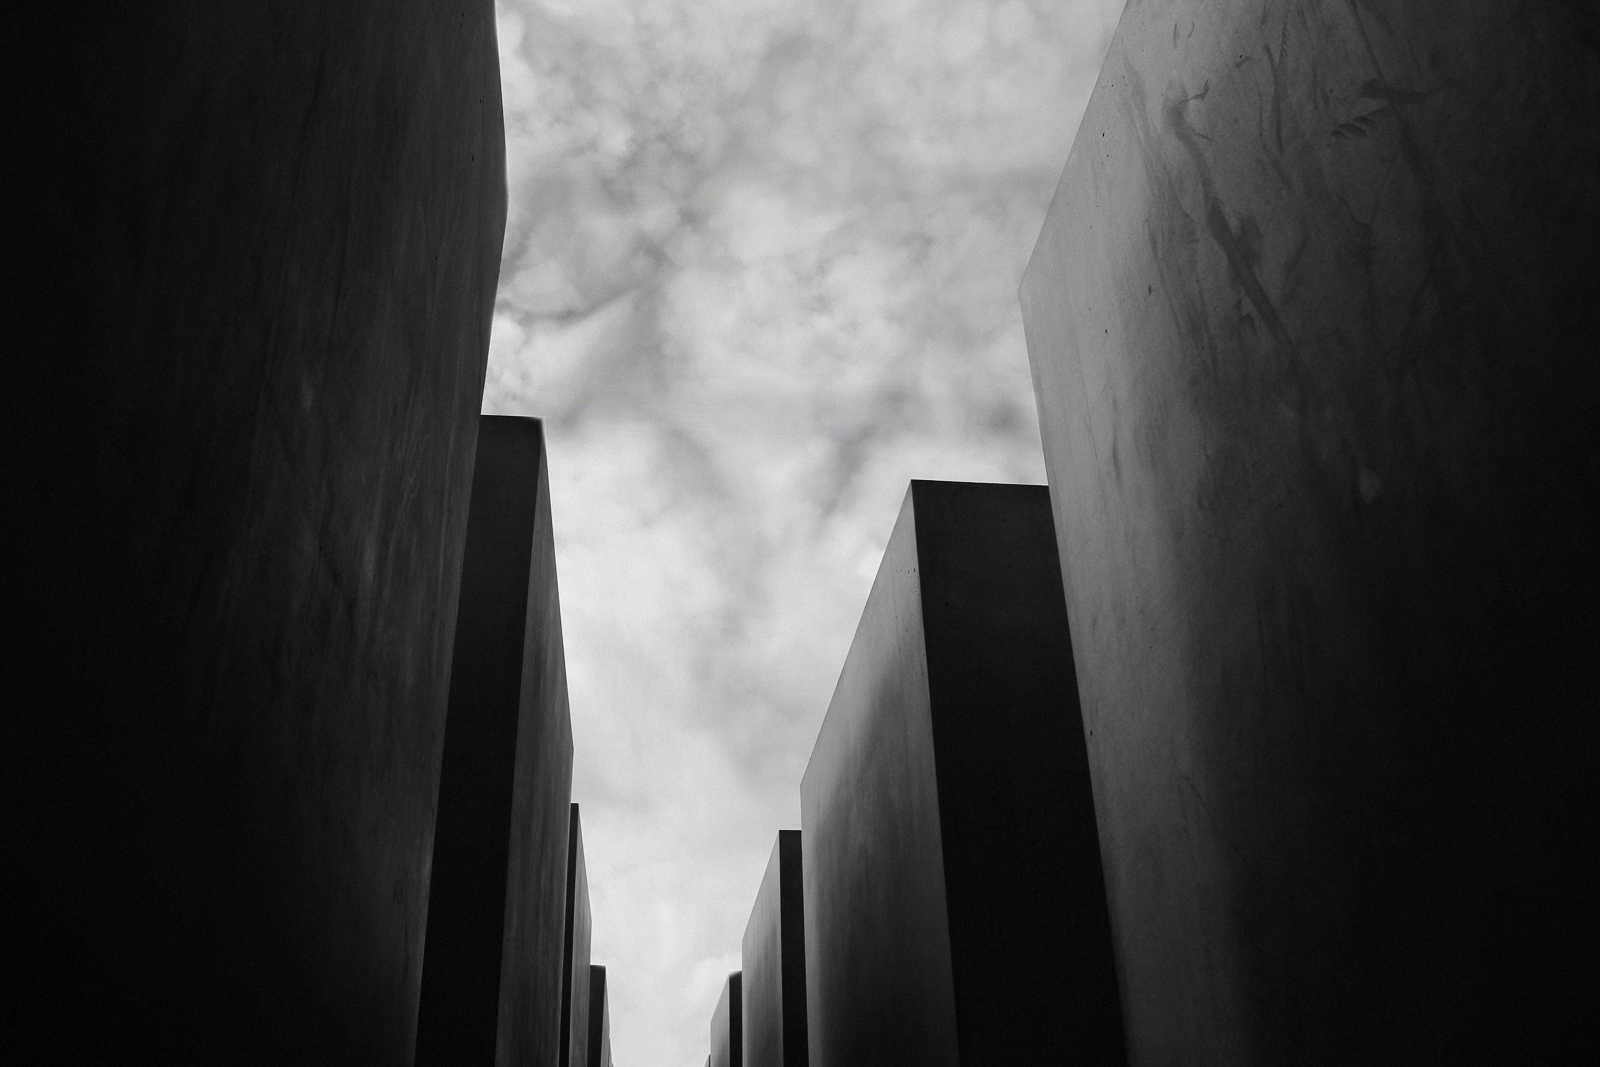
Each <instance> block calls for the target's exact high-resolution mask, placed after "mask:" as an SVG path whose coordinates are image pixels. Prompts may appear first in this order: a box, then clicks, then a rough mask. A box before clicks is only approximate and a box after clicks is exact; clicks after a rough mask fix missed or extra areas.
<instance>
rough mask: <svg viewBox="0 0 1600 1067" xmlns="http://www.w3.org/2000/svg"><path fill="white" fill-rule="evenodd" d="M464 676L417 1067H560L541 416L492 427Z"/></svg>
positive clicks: (552, 647) (554, 743)
mask: <svg viewBox="0 0 1600 1067" xmlns="http://www.w3.org/2000/svg"><path fill="white" fill-rule="evenodd" d="M453 667H454V669H453V673H452V675H451V679H450V704H449V716H448V719H447V722H446V728H445V744H444V759H443V767H442V770H441V774H440V783H439V807H438V815H437V819H436V824H435V831H434V839H433V874H432V880H431V888H430V894H429V901H428V920H427V945H426V952H425V955H424V957H423V972H422V1000H421V1008H420V1014H419V1019H418V1031H417V1057H416V1062H417V1064H418V1065H419V1067H424V1065H427V1064H436V1063H449V1064H459V1063H472V1062H476V1063H481V1064H489V1063H499V1064H553V1063H555V1062H557V1058H558V1056H559V1054H560V1042H561V989H562V976H563V974H564V963H565V960H564V956H563V952H564V944H565V942H564V937H565V933H564V931H565V911H566V900H567V892H566V889H567V886H566V874H567V837H568V832H569V825H568V824H569V820H570V810H569V806H570V802H571V783H572V724H571V718H570V715H569V713H568V708H567V687H566V667H565V658H564V654H563V649H562V642H561V605H560V597H559V592H558V588H557V582H556V565H555V542H554V536H553V532H552V528H551V516H550V480H549V468H548V463H547V459H546V453H545V447H544V434H543V431H542V427H541V425H540V423H539V420H537V419H525V418H516V417H511V416H497V415H485V416H482V418H481V422H480V429H479V433H478V450H477V461H476V464H475V466H474V470H473V478H472V502H471V509H470V512H469V515H468V519H467V542H466V558H465V562H464V564H463V568H462V578H461V596H460V600H459V606H458V608H457V611H456V635H455V657H454V664H453Z"/></svg>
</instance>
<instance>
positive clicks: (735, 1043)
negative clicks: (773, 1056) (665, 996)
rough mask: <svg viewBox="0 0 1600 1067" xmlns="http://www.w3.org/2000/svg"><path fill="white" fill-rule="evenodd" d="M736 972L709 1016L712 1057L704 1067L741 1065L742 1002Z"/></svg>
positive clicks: (742, 1046)
mask: <svg viewBox="0 0 1600 1067" xmlns="http://www.w3.org/2000/svg"><path fill="white" fill-rule="evenodd" d="M742 985H743V982H742V979H741V975H740V973H739V972H738V971H734V972H733V973H732V974H730V975H728V980H727V981H726V982H724V983H723V984H722V996H721V997H720V998H719V999H718V1000H717V1009H716V1011H714V1012H712V1013H711V1055H709V1056H708V1057H706V1065H707V1067H741V1065H742V1064H743V1062H744V998H743V996H741V992H742Z"/></svg>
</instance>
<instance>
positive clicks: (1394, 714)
mask: <svg viewBox="0 0 1600 1067" xmlns="http://www.w3.org/2000/svg"><path fill="white" fill-rule="evenodd" d="M1596 18H1597V16H1596V8H1595V6H1594V5H1592V4H1590V5H1580V4H1575V3H1571V4H1569V3H1560V2H1549V0H1545V2H1530V3H1515V4H1513V3H1509V2H1498V0H1466V2H1461V3H1451V4H1443V3H1402V2H1399V0H1359V2H1350V3H1310V2H1293V3H1290V2H1261V0H1251V2H1242V0H1241V2H1235V3H1228V4H1206V3H1199V2H1190V0H1185V2H1175V0H1143V2H1142V3H1139V4H1136V5H1130V7H1129V8H1128V10H1127V11H1126V13H1125V14H1124V15H1123V18H1122V23H1121V25H1120V27H1119V29H1118V31H1117V34H1116V38H1115V40H1114V41H1113V43H1112V45H1111V49H1110V53H1109V55H1108V56H1107V59H1106V62H1105V66H1104V68H1103V70H1102V72H1101V76H1100V80H1099V83H1098V85H1097V87H1096V89H1095V91H1094V95H1093V98H1092V100H1091V102H1090V104H1089V108H1088V112H1087V114H1086V115H1085V117H1084V119H1083V124H1082V126H1081V128H1080V130H1079V132H1078V136H1077V140H1076V142H1075V144H1074V145H1073V149H1072V153H1071V156H1070V158H1069V160H1068V163H1067V165H1066V169H1065V172H1064V173H1063V175H1062V179H1061V184H1060V186H1059V188H1058V190H1057V193H1056V196H1055V201H1054V203H1053V204H1052V206H1051V209H1050V212H1049V216H1048V219H1047V221H1046V223H1045V226H1044V229H1043V232H1042V234H1041V235H1040V238H1039V242H1038V245H1037V247H1036V249H1035V251H1034V253H1033V258H1032V261H1031V263H1030V264H1029V267H1028V270H1027V273H1026V277H1025V280H1024V283H1023V287H1022V304H1023V316H1024V320H1025V323H1026V327H1027V340H1028V349H1029V353H1030V356H1031V359H1032V363H1033V370H1034V380H1035V386H1036V391H1037V396H1038V402H1039V413H1040V423H1041V429H1042V434H1043V439H1044V446H1045V457H1046V464H1047V467H1048V470H1049V476H1050V484H1051V487H1052V489H1051V491H1052V496H1053V501H1054V506H1055V517H1056V526H1057V531H1058V534H1059V541H1060V549H1061V558H1062V560H1063V570H1064V572H1065V577H1066V598H1067V604H1068V609H1069V614H1070V616H1071V621H1072V638H1073V646H1072V647H1073V653H1074V657H1075V659H1076V661H1077V663H1078V666H1079V672H1080V680H1081V683H1082V686H1081V689H1082V696H1083V708H1084V716H1085V720H1086V723H1087V725H1088V727H1089V730H1090V733H1091V741H1090V748H1091V753H1092V760H1091V765H1092V768H1093V772H1094V783H1095V790H1096V803H1097V807H1098V810H1099V814H1100V827H1101V838H1102V841H1103V842H1104V846H1105V854H1106V857H1107V871H1108V884H1109V890H1110V899H1111V903H1112V909H1113V913H1114V917H1115V929H1116V944H1117V951H1118V956H1119V961H1120V967H1121V979H1122V988H1123V993H1124V1005H1125V1007H1126V1009H1127V1013H1128V1018H1129V1033H1130V1037H1131V1049H1130V1051H1131V1055H1132V1059H1133V1062H1134V1063H1135V1064H1139V1065H1150V1064H1176V1063H1184V1064H1190V1063H1198V1064H1213V1063H1215V1064H1223V1063H1226V1064H1281V1063H1300V1064H1324V1063H1327V1064H1332V1063H1340V1064H1345V1063H1355V1062H1386V1063H1421V1062H1434V1061H1437V1060H1450V1061H1452V1062H1462V1061H1464V1060H1466V1061H1471V1062H1519V1063H1520V1062H1539V1061H1543V1060H1545V1059H1557V1058H1559V1059H1562V1060H1565V1059H1569V1058H1571V1057H1572V1055H1573V1054H1574V1053H1575V1052H1580V1053H1581V1049H1583V1048H1589V1049H1590V1050H1591V1056H1592V1053H1593V1049H1594V1046H1595V1044H1596V1041H1597V1039H1596V1036H1595V1034H1594V1030H1593V1027H1592V1025H1590V1024H1589V1023H1588V1022H1585V1021H1584V1020H1585V1019H1586V1018H1589V1017H1592V1014H1593V1001H1592V996H1591V994H1590V993H1589V992H1588V991H1590V990H1592V989H1593V987H1594V972H1593V963H1592V961H1593V959H1594V958H1595V948H1596V945H1595V937H1594V929H1595V924H1594V921H1593V918H1592V916H1591V915H1590V912H1591V910H1592V900H1593V899H1594V896H1595V890H1596V888H1597V887H1596V885H1595V883H1594V881H1593V879H1592V876H1591V875H1590V874H1589V873H1588V870H1589V867H1590V865H1589V864H1587V863H1585V862H1584V859H1585V858H1586V856H1587V854H1588V853H1589V852H1591V851H1592V848H1593V846H1592V840H1591V839H1592V836H1593V826H1594V824H1595V814H1596V812H1595V801H1594V790H1593V788H1592V784H1591V783H1592V778H1593V768H1594V767H1595V766H1596V765H1597V763H1600V760H1597V756H1600V745H1597V739H1596V732H1597V725H1596V719H1595V716H1594V715H1593V712H1592V706H1593V704H1594V692H1595V690H1596V683H1597V681H1600V678H1597V677H1596V675H1597V671H1600V656H1596V654H1595V648H1596V640H1595V637H1596V634H1595V619H1596V612H1595V605H1596V604H1597V603H1600V582H1597V556H1596V554H1595V552H1594V544H1595V533H1596V530H1595V523H1594V519H1593V515H1594V508H1593V506H1592V501H1593V499H1594V498H1595V497H1596V490H1597V488H1600V486H1597V481H1600V464H1597V463H1596V456H1597V454H1600V450H1597V447H1596V445H1597V435H1600V387H1597V386H1600V382H1597V369H1600V361H1596V360H1595V358H1594V351H1595V340H1594V339H1595V337H1596V336H1597V334H1600V301H1597V300H1596V299H1595V292H1596V289H1595V285H1594V269H1593V263H1592V260H1593V249H1594V237H1595V234H1596V233H1597V232H1600V183H1597V182H1596V181H1595V174H1596V173H1597V172H1600V118H1597V116H1600V59H1597V52H1596V47H1597V41H1600V34H1597V32H1596V29H1597V21H1596ZM808 832H809V831H808Z"/></svg>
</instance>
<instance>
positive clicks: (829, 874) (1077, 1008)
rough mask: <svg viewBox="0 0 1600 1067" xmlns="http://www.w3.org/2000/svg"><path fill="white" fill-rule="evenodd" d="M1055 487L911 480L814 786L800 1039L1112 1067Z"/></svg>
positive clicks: (806, 791)
mask: <svg viewBox="0 0 1600 1067" xmlns="http://www.w3.org/2000/svg"><path fill="white" fill-rule="evenodd" d="M1060 581H1061V578H1060V569H1059V566H1058V563H1057V559H1056V552H1055V542H1054V535H1053V531H1052V526H1051V518H1050V505H1049V496H1048V492H1047V490H1046V489H1045V488H1044V487H1043V486H1018V485H975V484H966V483H956V482H921V481H918V482H912V483H911V488H910V490H909V491H908V492H907V494H906V500H905V503H904V505H903V506H902V508H901V511H900V517H899V520H898V521H897V522H896V524H895V528H894V532H893V534H892V535H891V536H890V539H889V544H888V547H887V548H886V549H885V551H884V557H883V563H882V565H881V566H880V568H879V571H878V575H877V578H876V579H875V581H874V582H873V586H872V592H871V593H870V595H869V596H868V598H867V605H866V608H865V610H864V611H863V612H862V616H861V623H860V625H859V627H858V629H857V631H856V636H855V640H854V642H853V643H852V644H851V647H850V653H849V655H848V657H847V658H846V661H845V665H844V669H843V671H842V672H841V673H840V677H839V683H838V686H837V688H836V689H835V691H834V696H833V700H832V703H831V704H830V705H829V708H828V714H827V717H826V719H825V720H824V722H823V726H822V730H821V732H820V734H819V736H818V738H817V744H816V748H815V750H814V751H813V753H812V756H811V762H810V764H809V766H808V767H807V768H806V774H805V778H804V781H803V782H802V784H801V828H802V838H801V846H802V852H803V863H802V872H803V878H802V880H803V884H804V893H805V950H806V982H807V993H808V995H807V1013H808V1021H809V1052H810V1059H811V1062H812V1063H813V1064H816V1065H819V1067H841V1065H846V1064H858V1063H876V1064H901V1063H904V1064H917V1065H935V1064H952V1065H953V1064H956V1063H960V1062H967V1063H990V1062H993V1063H1002V1062H1023V1061H1039V1062H1051V1063H1055V1062H1074V1063H1102V1064H1114V1063H1121V1062H1122V1060H1123V1055H1124V1053H1123V1039H1122V1022H1121V1017H1120V1014H1119V1011H1118V1004H1117V989H1116V978H1115V971H1114V966H1113V962H1112V955H1111V937H1110V928H1109V920H1108V917H1107V910H1106V898H1105V887H1104V880H1103V875H1102V872H1101V868H1100V858H1099V845H1098V840H1097V837H1096V828H1095V816H1094V808H1093V799H1092V796H1091V792H1090V785H1089V775H1088V766H1087V756H1086V752H1085V747H1084V738H1083V729H1082V726H1081V722H1080V718H1079V714H1078V707H1077V699H1076V683H1075V679H1074V676H1073V670H1072V661H1071V658H1070V656H1068V655H1066V654H1065V650H1066V649H1067V647H1068V645H1069V637H1068V633H1067V622H1066V611H1065V605H1064V604H1063V601H1062V598H1061V596H1060V594H1059V589H1060Z"/></svg>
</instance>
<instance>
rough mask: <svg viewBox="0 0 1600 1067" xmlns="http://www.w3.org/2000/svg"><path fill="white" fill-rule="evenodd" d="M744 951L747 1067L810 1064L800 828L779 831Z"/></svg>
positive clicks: (752, 911) (748, 926) (803, 1066)
mask: <svg viewBox="0 0 1600 1067" xmlns="http://www.w3.org/2000/svg"><path fill="white" fill-rule="evenodd" d="M741 949H742V951H741V957H740V968H741V969H740V974H741V975H742V976H743V977H742V979H741V989H740V994H741V997H740V1004H741V1028H742V1030H743V1032H744V1064H745V1067H806V1063H807V1054H806V1041H807V1035H806V943H805V897H804V887H803V886H802V884H801V874H800V831H799V830H780V831H778V840H777V841H776V842H774V843H773V846H772V858H771V859H770V860H768V862H767V873H766V874H765V876H763V877H762V879H761V888H760V889H759V890H757V892H756V901H755V904H754V906H752V907H751V909H750V921H749V923H748V924H746V926H745V930H744V941H743V944H742V946H741Z"/></svg>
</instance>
